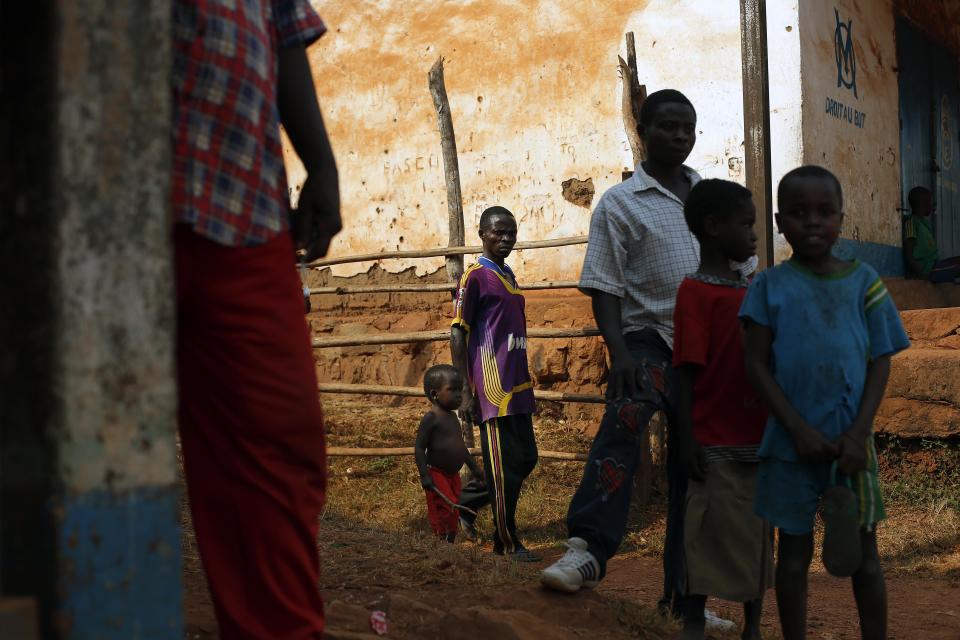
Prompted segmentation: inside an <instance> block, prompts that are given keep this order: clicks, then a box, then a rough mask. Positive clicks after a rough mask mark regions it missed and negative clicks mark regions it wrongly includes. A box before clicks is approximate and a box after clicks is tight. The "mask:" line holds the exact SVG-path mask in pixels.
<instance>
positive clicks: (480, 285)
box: [453, 257, 534, 422]
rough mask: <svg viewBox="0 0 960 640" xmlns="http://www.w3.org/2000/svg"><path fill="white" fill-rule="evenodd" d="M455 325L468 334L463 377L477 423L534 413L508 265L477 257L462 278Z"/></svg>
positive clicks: (519, 300)
mask: <svg viewBox="0 0 960 640" xmlns="http://www.w3.org/2000/svg"><path fill="white" fill-rule="evenodd" d="M453 326H455V327H460V328H462V329H463V330H464V331H466V332H467V374H468V376H469V378H470V386H471V387H472V388H473V389H474V390H475V391H476V393H477V397H478V399H479V401H480V406H479V410H480V419H481V420H482V421H483V422H486V421H487V420H490V419H491V418H497V417H502V416H509V415H516V414H524V413H527V414H532V413H533V410H534V402H533V384H532V383H531V382H530V370H529V369H528V368H527V316H526V314H525V313H524V299H523V293H521V292H520V289H519V287H517V281H516V278H515V277H514V275H513V271H511V270H510V267H508V266H507V265H504V266H503V268H502V269H501V268H500V267H499V266H498V265H497V264H496V263H495V262H493V261H492V260H488V259H487V258H482V257H481V258H480V260H479V261H477V263H476V264H474V265H471V266H470V267H469V268H468V269H467V271H466V273H464V274H463V277H462V278H461V279H460V288H459V290H458V291H457V302H456V316H455V317H454V319H453Z"/></svg>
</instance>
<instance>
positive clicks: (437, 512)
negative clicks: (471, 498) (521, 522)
mask: <svg viewBox="0 0 960 640" xmlns="http://www.w3.org/2000/svg"><path fill="white" fill-rule="evenodd" d="M462 389H463V380H462V379H461V378H460V372H459V371H458V370H457V368H456V367H454V366H451V365H449V364H438V365H435V366H432V367H430V368H429V369H427V372H426V374H424V376H423V391H424V393H425V394H426V395H427V398H429V399H430V402H431V403H432V404H433V406H432V407H431V408H430V411H428V412H427V413H426V415H424V416H423V419H422V420H420V427H419V429H417V440H416V443H415V444H414V458H415V459H416V462H417V469H418V470H419V471H420V485H421V486H422V487H423V490H424V491H425V492H426V495H427V516H428V517H429V519H430V526H431V527H432V528H433V532H434V533H435V534H437V536H439V537H440V538H441V539H443V540H446V541H447V542H453V541H454V539H455V538H456V536H457V525H458V524H459V522H460V515H459V513H457V508H456V506H455V505H456V504H457V500H459V499H460V469H461V468H462V467H463V465H464V463H466V465H467V467H469V469H470V471H471V472H473V474H474V476H475V477H477V478H480V479H483V470H482V469H481V468H480V466H479V465H478V464H477V463H476V461H475V460H474V459H473V456H471V455H470V452H469V451H467V447H466V445H464V443H463V435H462V434H461V433H460V420H459V419H458V418H457V414H456V410H457V409H459V408H460V403H461V401H462V396H461V393H462Z"/></svg>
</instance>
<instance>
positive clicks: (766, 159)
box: [740, 0, 773, 269]
mask: <svg viewBox="0 0 960 640" xmlns="http://www.w3.org/2000/svg"><path fill="white" fill-rule="evenodd" d="M740 57H741V62H742V65H743V74H742V81H743V148H744V160H745V162H744V164H745V165H746V170H747V188H748V189H750V191H752V192H753V202H754V203H755V204H756V206H757V223H756V230H757V256H758V257H759V258H760V268H761V269H763V268H766V267H769V266H772V265H773V178H772V176H771V173H770V76H769V72H768V69H767V3H766V0H740Z"/></svg>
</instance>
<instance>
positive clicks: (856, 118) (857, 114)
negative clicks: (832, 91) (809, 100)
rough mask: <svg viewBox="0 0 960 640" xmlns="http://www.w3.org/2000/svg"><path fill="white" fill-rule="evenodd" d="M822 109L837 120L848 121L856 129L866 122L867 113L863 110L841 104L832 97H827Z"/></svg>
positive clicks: (861, 127)
mask: <svg viewBox="0 0 960 640" xmlns="http://www.w3.org/2000/svg"><path fill="white" fill-rule="evenodd" d="M824 111H825V112H826V113H827V114H829V115H831V116H833V117H834V118H836V119H837V120H842V121H844V122H848V123H850V124H852V125H854V126H855V127H857V128H858V129H863V125H864V124H866V121H867V114H865V113H864V112H863V111H860V110H859V109H854V108H853V107H851V106H850V105H846V104H843V103H842V102H840V101H839V100H834V99H833V98H827V106H826V109H824Z"/></svg>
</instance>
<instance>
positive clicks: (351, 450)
mask: <svg viewBox="0 0 960 640" xmlns="http://www.w3.org/2000/svg"><path fill="white" fill-rule="evenodd" d="M469 451H470V453H472V454H473V455H475V456H478V455H480V447H471V448H470V449H469ZM327 455H328V456H355V457H361V456H373V457H378V458H379V457H385V456H412V455H413V447H380V448H376V447H373V448H356V447H327ZM538 457H539V458H541V459H544V460H573V461H578V462H586V460H587V454H585V453H571V452H568V451H540V452H538Z"/></svg>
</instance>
